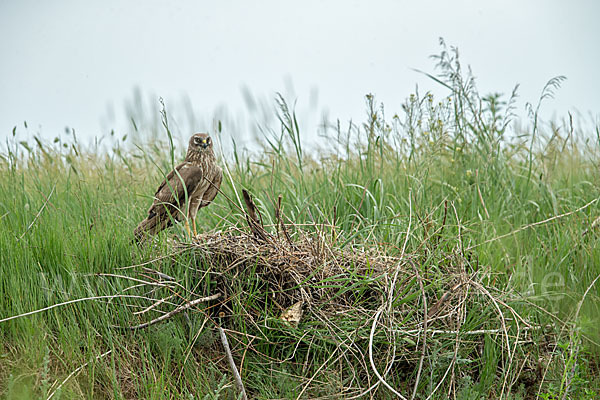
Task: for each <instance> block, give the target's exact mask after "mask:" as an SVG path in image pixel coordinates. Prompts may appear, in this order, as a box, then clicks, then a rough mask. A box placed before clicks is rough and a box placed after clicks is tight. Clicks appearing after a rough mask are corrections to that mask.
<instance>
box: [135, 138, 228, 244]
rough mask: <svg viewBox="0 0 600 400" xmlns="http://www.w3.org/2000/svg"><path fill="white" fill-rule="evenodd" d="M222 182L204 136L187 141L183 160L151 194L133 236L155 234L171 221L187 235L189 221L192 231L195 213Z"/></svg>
mask: <svg viewBox="0 0 600 400" xmlns="http://www.w3.org/2000/svg"><path fill="white" fill-rule="evenodd" d="M222 180H223V171H222V170H221V167H219V166H218V165H217V160H216V158H215V153H214V152H213V144H212V140H211V138H210V136H208V134H207V133H196V134H194V135H193V136H192V137H191V138H190V143H189V147H188V151H187V154H186V156H185V160H184V161H183V162H182V163H181V164H179V165H177V166H176V167H175V169H174V170H173V171H171V172H169V174H168V175H167V177H166V179H165V180H164V181H163V182H162V183H161V184H160V186H159V187H158V190H157V191H156V193H155V194H154V202H153V203H152V206H150V209H149V210H148V216H147V217H146V219H145V220H143V221H142V222H140V223H139V225H138V226H137V228H135V230H134V231H133V234H134V236H135V238H136V240H137V241H140V240H141V239H142V238H144V237H145V236H146V235H153V234H156V233H158V232H160V231H162V230H163V229H165V228H167V227H169V226H171V225H172V223H173V220H174V219H175V220H176V221H181V220H185V226H186V229H187V231H188V234H190V236H191V232H190V226H189V222H188V221H189V220H191V222H192V227H193V230H194V235H197V234H198V232H197V231H196V213H197V212H198V210H199V209H200V208H202V207H206V206H207V205H209V204H210V203H211V201H213V199H214V198H215V196H216V195H217V193H218V189H219V187H220V186H221V181H222Z"/></svg>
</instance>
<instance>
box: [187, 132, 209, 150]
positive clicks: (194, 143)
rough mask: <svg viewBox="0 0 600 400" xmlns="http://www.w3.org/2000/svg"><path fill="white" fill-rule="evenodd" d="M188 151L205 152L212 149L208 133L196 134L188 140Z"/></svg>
mask: <svg viewBox="0 0 600 400" xmlns="http://www.w3.org/2000/svg"><path fill="white" fill-rule="evenodd" d="M190 149H194V150H196V151H206V150H210V149H212V139H211V138H210V136H209V135H208V133H196V134H194V135H193V136H192V137H191V138H190Z"/></svg>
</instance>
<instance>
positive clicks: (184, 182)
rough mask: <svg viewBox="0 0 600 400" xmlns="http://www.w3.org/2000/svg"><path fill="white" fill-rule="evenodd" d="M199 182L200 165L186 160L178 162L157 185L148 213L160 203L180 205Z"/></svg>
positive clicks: (200, 177)
mask: <svg viewBox="0 0 600 400" xmlns="http://www.w3.org/2000/svg"><path fill="white" fill-rule="evenodd" d="M201 182H202V169H201V168H200V167H198V166H195V165H193V164H191V163H187V162H185V163H182V164H179V165H178V166H177V167H176V168H175V169H174V170H173V171H171V172H170V173H169V175H167V177H166V179H165V180H164V181H163V182H162V183H161V185H160V186H159V187H158V190H157V191H156V193H155V195H154V204H152V207H151V208H150V210H149V211H150V213H152V211H153V209H154V211H155V212H156V211H158V210H156V207H157V206H160V205H162V206H172V207H177V208H180V207H182V206H183V204H185V202H186V201H187V199H188V198H189V197H190V196H191V195H192V193H194V191H195V190H196V188H197V187H198V185H199V184H200V183H201Z"/></svg>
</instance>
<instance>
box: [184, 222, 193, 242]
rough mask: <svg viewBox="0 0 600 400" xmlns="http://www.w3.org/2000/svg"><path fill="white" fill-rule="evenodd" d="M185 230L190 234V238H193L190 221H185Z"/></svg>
mask: <svg viewBox="0 0 600 400" xmlns="http://www.w3.org/2000/svg"><path fill="white" fill-rule="evenodd" d="M185 230H186V231H187V233H188V237H189V238H190V239H191V238H192V232H190V222H189V221H188V219H187V218H186V219H185Z"/></svg>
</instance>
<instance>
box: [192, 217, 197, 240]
mask: <svg viewBox="0 0 600 400" xmlns="http://www.w3.org/2000/svg"><path fill="white" fill-rule="evenodd" d="M192 228H193V229H194V237H196V236H198V231H197V230H196V218H192Z"/></svg>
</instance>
